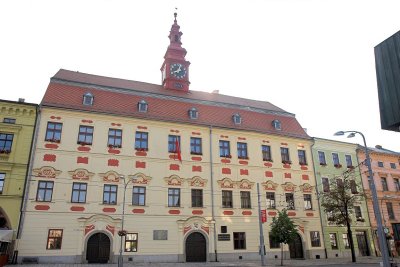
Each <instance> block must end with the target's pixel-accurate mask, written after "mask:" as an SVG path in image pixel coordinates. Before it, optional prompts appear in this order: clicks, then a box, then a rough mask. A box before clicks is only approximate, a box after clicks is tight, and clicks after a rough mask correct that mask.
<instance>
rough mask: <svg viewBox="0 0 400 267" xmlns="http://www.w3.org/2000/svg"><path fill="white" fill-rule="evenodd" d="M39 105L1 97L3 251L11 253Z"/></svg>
mask: <svg viewBox="0 0 400 267" xmlns="http://www.w3.org/2000/svg"><path fill="white" fill-rule="evenodd" d="M36 110H37V105H36V104H29V103H25V102H24V100H23V99H20V100H19V101H18V102H16V101H8V100H0V254H2V255H8V256H11V255H12V251H13V246H14V240H15V237H16V235H17V230H18V225H19V220H20V210H21V203H22V196H23V193H24V188H25V177H26V175H27V171H28V163H29V156H30V151H31V147H32V139H33V132H34V128H35V122H36Z"/></svg>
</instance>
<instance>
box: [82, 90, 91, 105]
mask: <svg viewBox="0 0 400 267" xmlns="http://www.w3.org/2000/svg"><path fill="white" fill-rule="evenodd" d="M83 104H84V105H85V106H92V105H93V95H92V94H91V93H86V94H84V95H83Z"/></svg>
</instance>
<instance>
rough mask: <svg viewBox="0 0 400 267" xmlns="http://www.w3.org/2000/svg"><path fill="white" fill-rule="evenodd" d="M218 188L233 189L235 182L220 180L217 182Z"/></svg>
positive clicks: (225, 179) (227, 179)
mask: <svg viewBox="0 0 400 267" xmlns="http://www.w3.org/2000/svg"><path fill="white" fill-rule="evenodd" d="M217 182H218V185H219V187H220V188H234V187H235V182H234V181H232V180H231V179H229V178H224V179H222V180H219V181H217Z"/></svg>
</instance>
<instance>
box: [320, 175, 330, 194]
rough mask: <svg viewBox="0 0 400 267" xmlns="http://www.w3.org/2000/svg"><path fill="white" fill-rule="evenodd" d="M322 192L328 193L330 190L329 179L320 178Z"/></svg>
mask: <svg viewBox="0 0 400 267" xmlns="http://www.w3.org/2000/svg"><path fill="white" fill-rule="evenodd" d="M322 190H323V191H324V192H330V191H331V190H330V188H329V179H328V178H325V177H324V178H322Z"/></svg>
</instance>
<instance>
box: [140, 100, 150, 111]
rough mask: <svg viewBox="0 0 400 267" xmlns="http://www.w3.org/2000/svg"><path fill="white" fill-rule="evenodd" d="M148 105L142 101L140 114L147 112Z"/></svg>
mask: <svg viewBox="0 0 400 267" xmlns="http://www.w3.org/2000/svg"><path fill="white" fill-rule="evenodd" d="M148 106H149V105H148V104H147V102H146V101H144V100H140V101H139V103H138V110H139V112H147V108H148Z"/></svg>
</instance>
